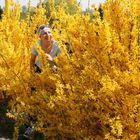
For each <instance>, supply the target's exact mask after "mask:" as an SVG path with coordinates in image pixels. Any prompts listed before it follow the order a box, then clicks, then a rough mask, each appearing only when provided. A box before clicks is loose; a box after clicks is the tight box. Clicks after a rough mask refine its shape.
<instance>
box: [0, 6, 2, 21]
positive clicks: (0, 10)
mask: <svg viewBox="0 0 140 140" xmlns="http://www.w3.org/2000/svg"><path fill="white" fill-rule="evenodd" d="M2 14H3V9H2V8H1V6H0V19H1V18H2Z"/></svg>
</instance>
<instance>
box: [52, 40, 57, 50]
mask: <svg viewBox="0 0 140 140" xmlns="http://www.w3.org/2000/svg"><path fill="white" fill-rule="evenodd" d="M52 46H53V47H57V48H58V43H57V42H56V41H55V40H52Z"/></svg>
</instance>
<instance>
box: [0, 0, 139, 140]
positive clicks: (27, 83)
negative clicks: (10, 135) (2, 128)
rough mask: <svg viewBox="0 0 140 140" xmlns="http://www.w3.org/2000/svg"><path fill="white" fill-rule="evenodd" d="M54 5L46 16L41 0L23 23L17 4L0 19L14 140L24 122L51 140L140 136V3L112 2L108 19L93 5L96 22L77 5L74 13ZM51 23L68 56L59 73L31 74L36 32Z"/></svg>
mask: <svg viewBox="0 0 140 140" xmlns="http://www.w3.org/2000/svg"><path fill="white" fill-rule="evenodd" d="M49 3H50V6H51V8H50V9H51V14H50V17H49V18H48V19H47V18H46V17H45V8H44V7H42V5H41V1H40V5H39V6H38V7H37V8H36V11H35V14H34V16H33V17H30V15H29V13H28V15H27V18H26V19H25V20H20V14H19V13H20V5H18V4H14V5H12V8H11V9H12V10H11V11H10V13H9V14H8V13H7V12H6V11H5V14H4V15H3V18H2V20H1V21H0V91H1V92H3V91H4V92H5V93H6V96H7V97H9V107H10V110H9V112H8V113H7V115H8V116H9V117H10V118H13V119H14V120H15V121H16V124H15V133H14V139H17V136H18V127H20V126H21V125H23V124H26V123H27V124H29V123H34V124H35V129H36V130H37V131H39V132H41V133H43V134H44V135H45V137H46V139H50V140H51V139H56V140H57V139H62V140H63V139H64V140H67V139H72V140H73V139H74V140H102V139H106V140H115V139H122V140H138V139H140V14H139V13H140V6H139V5H140V1H139V0H107V1H106V2H105V3H104V4H102V10H103V19H101V17H100V13H99V12H98V11H97V10H96V9H95V8H94V7H93V9H92V14H93V17H94V18H90V14H82V13H81V10H80V8H79V7H78V6H77V13H76V14H74V15H70V14H69V13H68V12H67V5H66V3H65V2H63V0H61V2H60V5H59V6H57V8H54V2H53V1H51V0H50V1H49ZM69 3H70V4H73V1H71V0H69ZM29 7H30V6H29ZM50 19H54V21H53V24H52V29H53V37H54V39H55V40H57V42H58V44H59V46H60V47H61V51H62V53H61V55H59V56H58V57H57V58H56V59H55V62H56V64H57V66H58V69H57V70H53V69H50V68H48V67H47V66H45V65H43V67H42V73H41V74H33V75H30V70H29V60H30V54H31V50H30V48H31V46H32V45H33V44H34V43H35V42H36V40H37V39H38V37H37V34H35V33H34V32H35V30H36V27H37V26H39V25H41V24H45V23H46V24H47V23H48V21H49V20H50ZM65 42H67V43H69V45H70V47H71V50H72V53H68V51H67V49H66V46H65ZM42 60H44V59H42ZM44 63H45V62H42V64H44ZM33 87H34V88H35V89H36V90H34V91H32V90H31V88H33Z"/></svg>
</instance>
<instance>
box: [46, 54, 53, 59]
mask: <svg viewBox="0 0 140 140" xmlns="http://www.w3.org/2000/svg"><path fill="white" fill-rule="evenodd" d="M45 55H46V58H47V60H49V61H52V60H53V58H52V57H51V55H49V54H48V53H45Z"/></svg>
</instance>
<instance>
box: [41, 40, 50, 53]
mask: <svg viewBox="0 0 140 140" xmlns="http://www.w3.org/2000/svg"><path fill="white" fill-rule="evenodd" d="M41 47H42V49H43V50H44V51H45V53H49V52H50V50H51V47H52V46H51V42H41Z"/></svg>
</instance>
